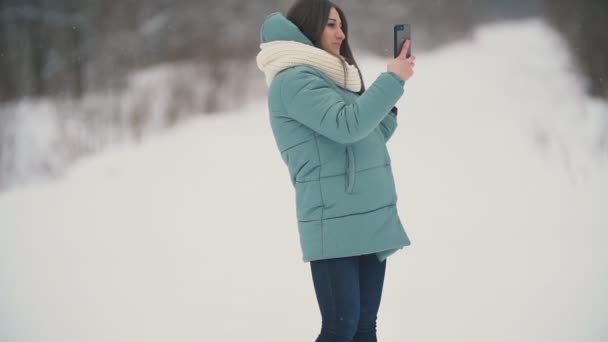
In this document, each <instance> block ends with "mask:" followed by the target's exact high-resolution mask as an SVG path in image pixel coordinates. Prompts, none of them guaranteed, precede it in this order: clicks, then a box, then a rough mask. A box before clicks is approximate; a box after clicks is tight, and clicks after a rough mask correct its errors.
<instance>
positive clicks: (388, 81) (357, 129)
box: [281, 68, 405, 144]
mask: <svg viewBox="0 0 608 342" xmlns="http://www.w3.org/2000/svg"><path fill="white" fill-rule="evenodd" d="M404 83H405V82H404V81H403V80H401V79H400V78H399V77H398V76H397V75H395V74H393V73H391V72H383V73H382V74H380V76H378V78H377V79H376V81H374V83H373V84H372V85H371V86H370V87H369V88H368V89H367V90H366V91H365V92H364V93H363V94H362V95H361V96H359V97H358V98H357V100H356V101H355V102H354V103H351V104H347V103H346V102H344V99H343V97H342V95H341V94H340V93H339V92H338V90H336V89H335V88H332V86H331V85H330V84H328V81H327V80H325V79H324V78H322V77H321V76H320V75H318V74H316V73H315V72H314V71H313V70H310V69H308V68H298V69H297V70H294V71H292V72H290V73H289V74H287V75H286V76H285V77H284V78H283V80H282V84H281V98H282V101H283V104H284V106H285V109H286V111H287V114H288V116H290V117H292V118H293V119H294V120H296V121H298V122H300V123H302V124H303V125H305V126H307V127H309V128H310V129H312V130H314V131H315V132H317V133H319V134H321V135H323V136H325V137H327V138H328V139H331V140H334V141H336V142H338V143H341V144H350V143H354V142H356V141H358V140H361V139H363V138H365V137H366V136H368V135H369V134H370V133H371V132H373V131H374V129H375V128H376V127H378V125H379V124H380V122H382V120H383V119H384V118H385V116H386V115H387V114H386V113H387V112H388V111H389V110H390V109H391V108H392V107H393V106H394V105H395V103H396V102H397V100H399V98H400V97H401V95H402V94H403V85H404Z"/></svg>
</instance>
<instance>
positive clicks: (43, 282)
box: [0, 21, 608, 342]
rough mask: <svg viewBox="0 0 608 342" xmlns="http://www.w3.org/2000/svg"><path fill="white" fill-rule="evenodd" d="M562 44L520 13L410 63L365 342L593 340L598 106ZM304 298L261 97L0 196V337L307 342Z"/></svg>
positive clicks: (307, 294)
mask: <svg viewBox="0 0 608 342" xmlns="http://www.w3.org/2000/svg"><path fill="white" fill-rule="evenodd" d="M564 46H565V45H563V44H562V43H561V42H560V41H559V40H558V38H557V36H556V35H554V34H553V32H552V31H550V30H549V29H548V28H547V27H546V26H545V25H544V24H542V23H541V22H538V21H526V22H517V23H511V24H503V25H499V26H491V27H484V28H482V29H481V30H480V31H478V32H477V34H476V36H475V39H474V40H473V41H471V42H467V43H458V44H454V45H452V46H448V47H445V48H444V49H442V50H440V51H437V52H435V53H433V54H427V55H422V54H419V55H418V59H417V67H416V75H415V76H414V78H413V79H412V80H411V81H410V82H408V84H407V85H406V94H405V96H404V97H403V98H402V99H401V100H400V102H399V104H398V106H399V107H400V112H399V121H400V126H399V128H398V130H397V132H396V134H395V135H394V137H393V138H392V140H391V141H390V143H389V149H390V151H391V157H392V161H393V167H394V174H395V177H396V182H397V186H398V193H399V210H400V212H401V216H402V219H403V221H404V223H405V225H406V229H407V231H408V234H409V235H410V238H411V239H412V245H411V246H410V247H408V248H406V249H404V250H402V251H400V252H399V253H397V254H395V255H394V256H391V257H390V258H389V260H388V268H387V276H386V282H385V290H384V294H383V302H382V306H381V312H380V320H379V324H378V329H379V339H380V340H381V341H420V342H426V341H428V342H439V341H442V342H443V341H448V340H449V341H471V342H472V341H484V342H485V341H492V342H500V341H521V342H524V341H529V342H540V341H550V342H558V341H564V342H566V341H568V342H571V341H577V342H584V341H589V342H591V341H594V342H595V341H598V342H599V341H606V340H607V339H608V328H606V324H605V323H606V319H607V317H608V309H607V308H608V292H607V291H606V289H607V288H608V251H607V249H606V248H605V241H607V240H608V215H606V214H605V208H606V202H607V200H608V166H607V165H606V163H605V160H606V157H605V151H603V150H602V149H601V148H599V147H598V146H601V144H600V142H601V138H600V136H601V130H602V129H605V127H606V123H605V121H602V120H605V117H606V113H607V112H608V106H607V105H606V104H605V103H597V102H594V101H592V100H590V99H588V98H587V97H586V96H585V95H584V94H583V91H582V87H581V80H580V79H579V78H578V77H577V76H576V75H575V74H574V73H573V72H572V71H571V66H570V59H569V54H568V51H565V50H564V49H565V48H564ZM385 63H386V61H384V60H378V59H374V58H369V57H364V56H363V57H360V65H361V67H362V69H363V70H364V74H365V77H366V80H367V84H368V85H369V84H370V83H371V82H372V81H373V79H374V78H375V77H376V76H377V74H378V73H379V72H381V71H383V70H384V68H385ZM259 76H260V77H262V75H261V74H260V75H259ZM602 153H603V154H602ZM316 305H317V304H316V300H315V297H314V290H313V287H312V280H311V278H310V271H309V268H308V264H305V263H303V262H302V261H301V256H300V251H299V245H298V237H297V228H296V221H295V210H294V193H293V190H292V188H291V184H290V182H289V177H288V173H287V170H286V168H285V166H284V165H283V163H282V161H281V159H280V156H279V154H278V152H277V150H276V147H275V145H274V140H273V138H272V133H271V130H270V127H269V125H268V120H267V110H266V105H265V102H264V101H263V100H260V102H257V103H252V104H251V105H250V106H249V107H247V108H243V110H242V111H239V112H230V113H224V114H222V115H219V116H213V117H210V118H203V119H197V120H194V119H192V120H189V121H186V122H183V123H182V124H181V125H179V126H178V127H177V128H176V129H174V130H172V131H170V132H166V133H163V134H161V135H156V136H154V137H153V138H150V139H148V140H146V141H145V142H144V143H142V144H140V145H137V146H131V145H125V146H117V147H115V148H113V149H111V150H107V151H106V152H104V153H103V154H101V155H98V156H95V157H92V158H89V159H86V160H82V161H81V162H80V163H78V164H77V165H76V166H74V167H73V168H72V169H71V170H70V172H69V173H68V174H67V176H66V177H65V178H63V179H62V180H60V181H56V182H52V183H46V184H38V185H35V186H30V187H27V188H22V189H15V190H12V191H10V192H6V193H3V194H0V340H2V341H7V342H21V341H28V342H29V341H44V342H47V341H48V342H59V341H61V342H84V341H87V342H89V341H107V342H119V341H120V342H122V341H125V342H127V341H128V342H136V341H142V342H143V341H145V342H153V341H168V340H175V341H184V342H185V341H243V340H247V341H302V342H304V341H313V340H314V338H315V337H316V335H317V334H318V329H319V327H320V316H319V314H318V308H317V306H316Z"/></svg>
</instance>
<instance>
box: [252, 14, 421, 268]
mask: <svg viewBox="0 0 608 342" xmlns="http://www.w3.org/2000/svg"><path fill="white" fill-rule="evenodd" d="M261 39H262V42H263V43H265V42H270V41H277V40H291V41H297V42H301V43H306V44H309V45H313V44H312V43H311V42H310V40H309V39H308V38H307V37H306V36H305V35H304V34H303V33H302V32H301V31H300V30H299V29H298V28H297V27H296V26H295V25H294V24H293V23H292V22H290V21H289V20H288V19H287V18H285V17H284V16H283V15H282V14H279V13H274V14H272V15H270V16H268V17H267V18H266V21H265V22H264V25H263V26H262V29H261ZM403 86H404V82H403V80H401V79H400V78H399V77H398V76H396V75H395V74H393V73H390V72H384V73H381V74H380V76H379V77H378V78H377V79H376V80H375V81H374V82H373V84H372V85H371V86H370V87H369V88H368V89H367V90H366V91H365V92H364V93H363V94H362V95H361V96H359V95H358V94H357V93H354V92H351V91H348V90H347V89H344V88H341V87H340V86H338V85H337V84H336V83H335V82H333V81H332V80H331V79H330V78H329V77H327V75H325V74H324V73H322V72H320V71H318V70H317V69H315V68H313V67H310V66H306V65H298V66H293V67H288V68H286V69H284V70H283V71H280V72H279V73H278V74H277V75H276V76H275V77H274V78H273V79H272V82H271V83H270V86H269V91H268V106H269V114H270V124H271V126H272V131H273V134H274V138H275V140H276V144H277V147H278V149H279V152H280V154H281V157H282V158H283V161H284V162H285V164H286V165H287V167H288V169H289V174H290V176H291V183H292V184H293V186H294V188H295V194H296V198H295V200H296V212H297V219H298V230H299V236H300V245H301V248H302V254H303V260H304V261H305V262H308V261H312V260H319V259H328V258H337V257H347V256H354V255H362V254H369V253H376V255H377V257H378V260H380V261H383V260H384V259H386V257H388V256H389V255H390V254H392V253H394V252H395V251H396V250H398V249H400V248H403V247H404V246H407V245H409V244H410V241H409V239H408V237H407V235H406V233H405V230H404V228H403V225H402V223H401V220H400V218H399V215H398V213H397V207H396V204H397V194H396V191H395V183H394V180H393V173H392V171H391V159H390V157H389V154H388V150H387V148H386V142H387V141H388V140H389V138H390V137H391V135H392V134H393V132H394V131H395V129H396V127H397V120H396V116H395V115H394V114H392V113H391V111H390V110H391V108H392V107H393V106H394V105H395V103H396V102H397V100H398V99H399V98H400V97H401V95H402V94H403Z"/></svg>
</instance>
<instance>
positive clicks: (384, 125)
mask: <svg viewBox="0 0 608 342" xmlns="http://www.w3.org/2000/svg"><path fill="white" fill-rule="evenodd" d="M379 127H380V131H381V132H382V135H384V141H385V142H387V141H388V140H389V139H390V138H391V136H393V133H395V129H397V115H395V114H394V113H393V112H392V111H391V112H389V113H388V114H387V115H386V116H385V117H384V119H382V122H380V126H379Z"/></svg>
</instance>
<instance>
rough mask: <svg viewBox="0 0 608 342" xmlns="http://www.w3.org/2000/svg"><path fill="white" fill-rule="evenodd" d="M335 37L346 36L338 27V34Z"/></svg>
mask: <svg viewBox="0 0 608 342" xmlns="http://www.w3.org/2000/svg"><path fill="white" fill-rule="evenodd" d="M337 38H339V39H340V40H342V39H344V38H346V35H345V34H344V32H342V30H340V29H338V36H337Z"/></svg>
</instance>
